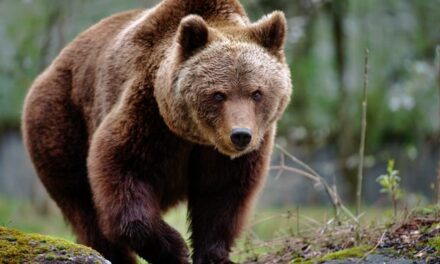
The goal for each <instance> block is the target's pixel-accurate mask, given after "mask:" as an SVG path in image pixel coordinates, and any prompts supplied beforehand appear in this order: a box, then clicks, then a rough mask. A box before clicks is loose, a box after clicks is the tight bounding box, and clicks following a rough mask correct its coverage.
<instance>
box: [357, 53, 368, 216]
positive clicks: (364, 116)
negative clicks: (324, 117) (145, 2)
mask: <svg viewBox="0 0 440 264" xmlns="http://www.w3.org/2000/svg"><path fill="white" fill-rule="evenodd" d="M368 55H369V50H368V49H366V50H365V62H364V92H363V101H362V130H361V142H360V144H359V164H358V175H357V186H356V187H357V190H356V215H359V213H360V211H361V199H362V181H363V170H364V153H365V134H366V130H367V101H368V99H367V90H368Z"/></svg>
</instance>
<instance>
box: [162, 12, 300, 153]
mask: <svg viewBox="0 0 440 264" xmlns="http://www.w3.org/2000/svg"><path fill="white" fill-rule="evenodd" d="M286 31H287V26H286V20H285V17H284V15H283V13H281V12H278V11H276V12H274V13H272V14H271V15H269V16H267V17H264V18H263V19H261V20H260V21H258V22H256V23H254V24H249V25H244V26H240V27H238V26H237V27H227V26H224V27H210V26H208V24H207V22H206V21H204V20H203V18H201V17H199V16H196V15H190V16H187V17H185V18H184V19H182V21H181V22H180V25H179V28H178V30H177V33H176V36H175V38H174V43H173V45H172V47H171V48H170V49H169V51H168V53H167V54H166V56H165V60H164V61H163V62H162V65H161V66H160V68H159V71H158V73H157V77H156V81H155V97H156V99H157V102H158V105H159V109H160V113H161V115H162V117H163V118H164V120H165V123H166V124H167V125H168V127H169V128H170V129H171V130H172V131H173V132H174V133H176V134H177V135H179V136H180V137H183V138H185V139H187V140H189V141H192V142H195V143H198V144H204V145H211V146H213V147H215V148H216V149H218V151H220V152H221V153H223V154H225V155H228V156H230V157H232V158H234V157H238V156H240V155H243V154H245V153H248V152H251V151H253V150H256V149H258V147H259V146H260V143H261V142H262V140H263V138H264V136H265V134H267V133H268V132H269V131H270V130H271V129H273V128H274V126H275V122H276V121H277V120H278V119H279V118H280V117H281V115H282V113H283V112H284V110H285V108H286V106H287V104H288V102H289V99H290V95H291V90H292V87H291V81H290V71H289V68H288V66H287V64H286V63H285V58H284V52H283V48H284V41H285V35H286Z"/></svg>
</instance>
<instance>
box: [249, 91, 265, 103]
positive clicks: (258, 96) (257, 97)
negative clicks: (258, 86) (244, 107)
mask: <svg viewBox="0 0 440 264" xmlns="http://www.w3.org/2000/svg"><path fill="white" fill-rule="evenodd" d="M251 97H252V100H254V101H255V102H260V101H261V99H262V97H263V94H262V93H261V92H260V91H255V92H253V93H252V95H251Z"/></svg>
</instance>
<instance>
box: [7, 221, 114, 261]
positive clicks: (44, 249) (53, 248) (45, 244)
mask: <svg viewBox="0 0 440 264" xmlns="http://www.w3.org/2000/svg"><path fill="white" fill-rule="evenodd" d="M16 263H17V264H18V263H20V264H21V263H32V264H33V263H42V264H43V263H44V264H65V263H66V264H67V263H82V264H110V261H108V260H106V259H104V258H103V257H102V256H101V255H100V254H99V253H98V252H96V251H95V250H93V249H91V248H89V247H86V246H82V245H78V244H75V243H71V242H68V241H66V240H64V239H60V238H55V237H51V236H44V235H39V234H27V233H23V232H20V231H17V230H14V229H9V228H5V227H0V264H16Z"/></svg>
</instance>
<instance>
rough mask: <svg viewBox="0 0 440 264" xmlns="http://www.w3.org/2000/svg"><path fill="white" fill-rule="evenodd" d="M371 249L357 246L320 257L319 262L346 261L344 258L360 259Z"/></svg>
mask: <svg viewBox="0 0 440 264" xmlns="http://www.w3.org/2000/svg"><path fill="white" fill-rule="evenodd" d="M370 249H371V247H370V246H359V247H352V248H347V249H343V250H340V251H336V252H332V253H328V254H327V255H325V256H323V257H321V258H320V259H319V261H327V260H335V259H346V258H361V257H363V256H364V255H365V253H367V252H368V251H369V250H370Z"/></svg>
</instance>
